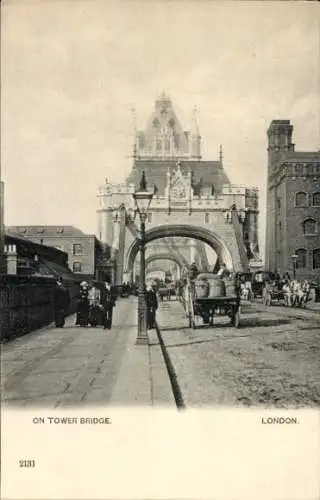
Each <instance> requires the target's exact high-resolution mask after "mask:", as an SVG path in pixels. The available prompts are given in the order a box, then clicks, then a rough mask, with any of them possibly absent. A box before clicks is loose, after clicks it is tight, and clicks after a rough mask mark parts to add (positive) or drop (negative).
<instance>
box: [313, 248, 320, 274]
mask: <svg viewBox="0 0 320 500" xmlns="http://www.w3.org/2000/svg"><path fill="white" fill-rule="evenodd" d="M313 269H320V248H316V249H315V250H313Z"/></svg>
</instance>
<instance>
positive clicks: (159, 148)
mask: <svg viewBox="0 0 320 500" xmlns="http://www.w3.org/2000/svg"><path fill="white" fill-rule="evenodd" d="M156 148H157V151H161V149H162V142H161V141H160V139H157V143H156Z"/></svg>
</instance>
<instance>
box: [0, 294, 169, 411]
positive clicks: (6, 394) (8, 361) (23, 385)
mask: <svg viewBox="0 0 320 500" xmlns="http://www.w3.org/2000/svg"><path fill="white" fill-rule="evenodd" d="M136 336H137V298H136V297H130V298H129V299H119V300H118V301H117V305H116V307H115V309H114V320H113V326H112V329H111V330H103V329H102V328H100V327H97V328H92V327H86V328H82V327H79V326H75V315H72V316H70V317H68V318H67V320H66V325H65V327H64V328H55V327H54V326H53V325H50V326H49V327H45V328H42V329H40V330H37V331H35V332H32V333H29V334H27V335H25V336H23V337H20V338H17V339H15V340H13V341H11V342H8V343H7V344H4V345H3V346H2V347H1V357H2V363H1V366H2V372H3V373H2V377H1V379H2V384H3V387H2V404H3V407H5V408H11V409H13V408H15V407H33V406H36V407H39V406H45V407H50V408H60V407H74V406H76V407H81V408H82V407H88V406H90V407H91V406H94V405H97V406H99V407H101V406H104V405H108V406H123V405H130V406H131V405H139V406H151V407H154V406H155V407H159V406H160V407H163V406H164V405H165V406H169V407H174V408H175V407H176V406H175V400H174V397H173V393H172V388H171V384H170V380H169V376H168V373H167V369H166V365H165V362H164V359H163V355H162V351H161V347H160V345H159V340H158V336H157V333H156V331H155V330H150V331H149V345H136V343H135V341H136Z"/></svg>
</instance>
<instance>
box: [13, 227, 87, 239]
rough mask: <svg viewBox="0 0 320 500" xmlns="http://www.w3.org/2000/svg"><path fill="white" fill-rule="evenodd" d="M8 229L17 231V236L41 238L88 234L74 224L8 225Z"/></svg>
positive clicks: (71, 236) (72, 236) (73, 236)
mask: <svg viewBox="0 0 320 500" xmlns="http://www.w3.org/2000/svg"><path fill="white" fill-rule="evenodd" d="M7 230H8V231H10V232H14V233H17V234H18V235H19V237H20V238H21V237H25V238H41V237H46V238H48V237H65V238H75V237H83V236H89V235H87V234H85V233H84V232H83V231H81V230H80V229H78V228H76V227H74V226H59V225H56V226H43V225H41V224H39V225H38V226H9V227H8V228H7Z"/></svg>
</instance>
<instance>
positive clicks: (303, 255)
mask: <svg viewBox="0 0 320 500" xmlns="http://www.w3.org/2000/svg"><path fill="white" fill-rule="evenodd" d="M295 253H296V255H297V256H298V258H297V261H296V269H303V268H305V267H307V250H305V249H304V248H299V250H296V251H295Z"/></svg>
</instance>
